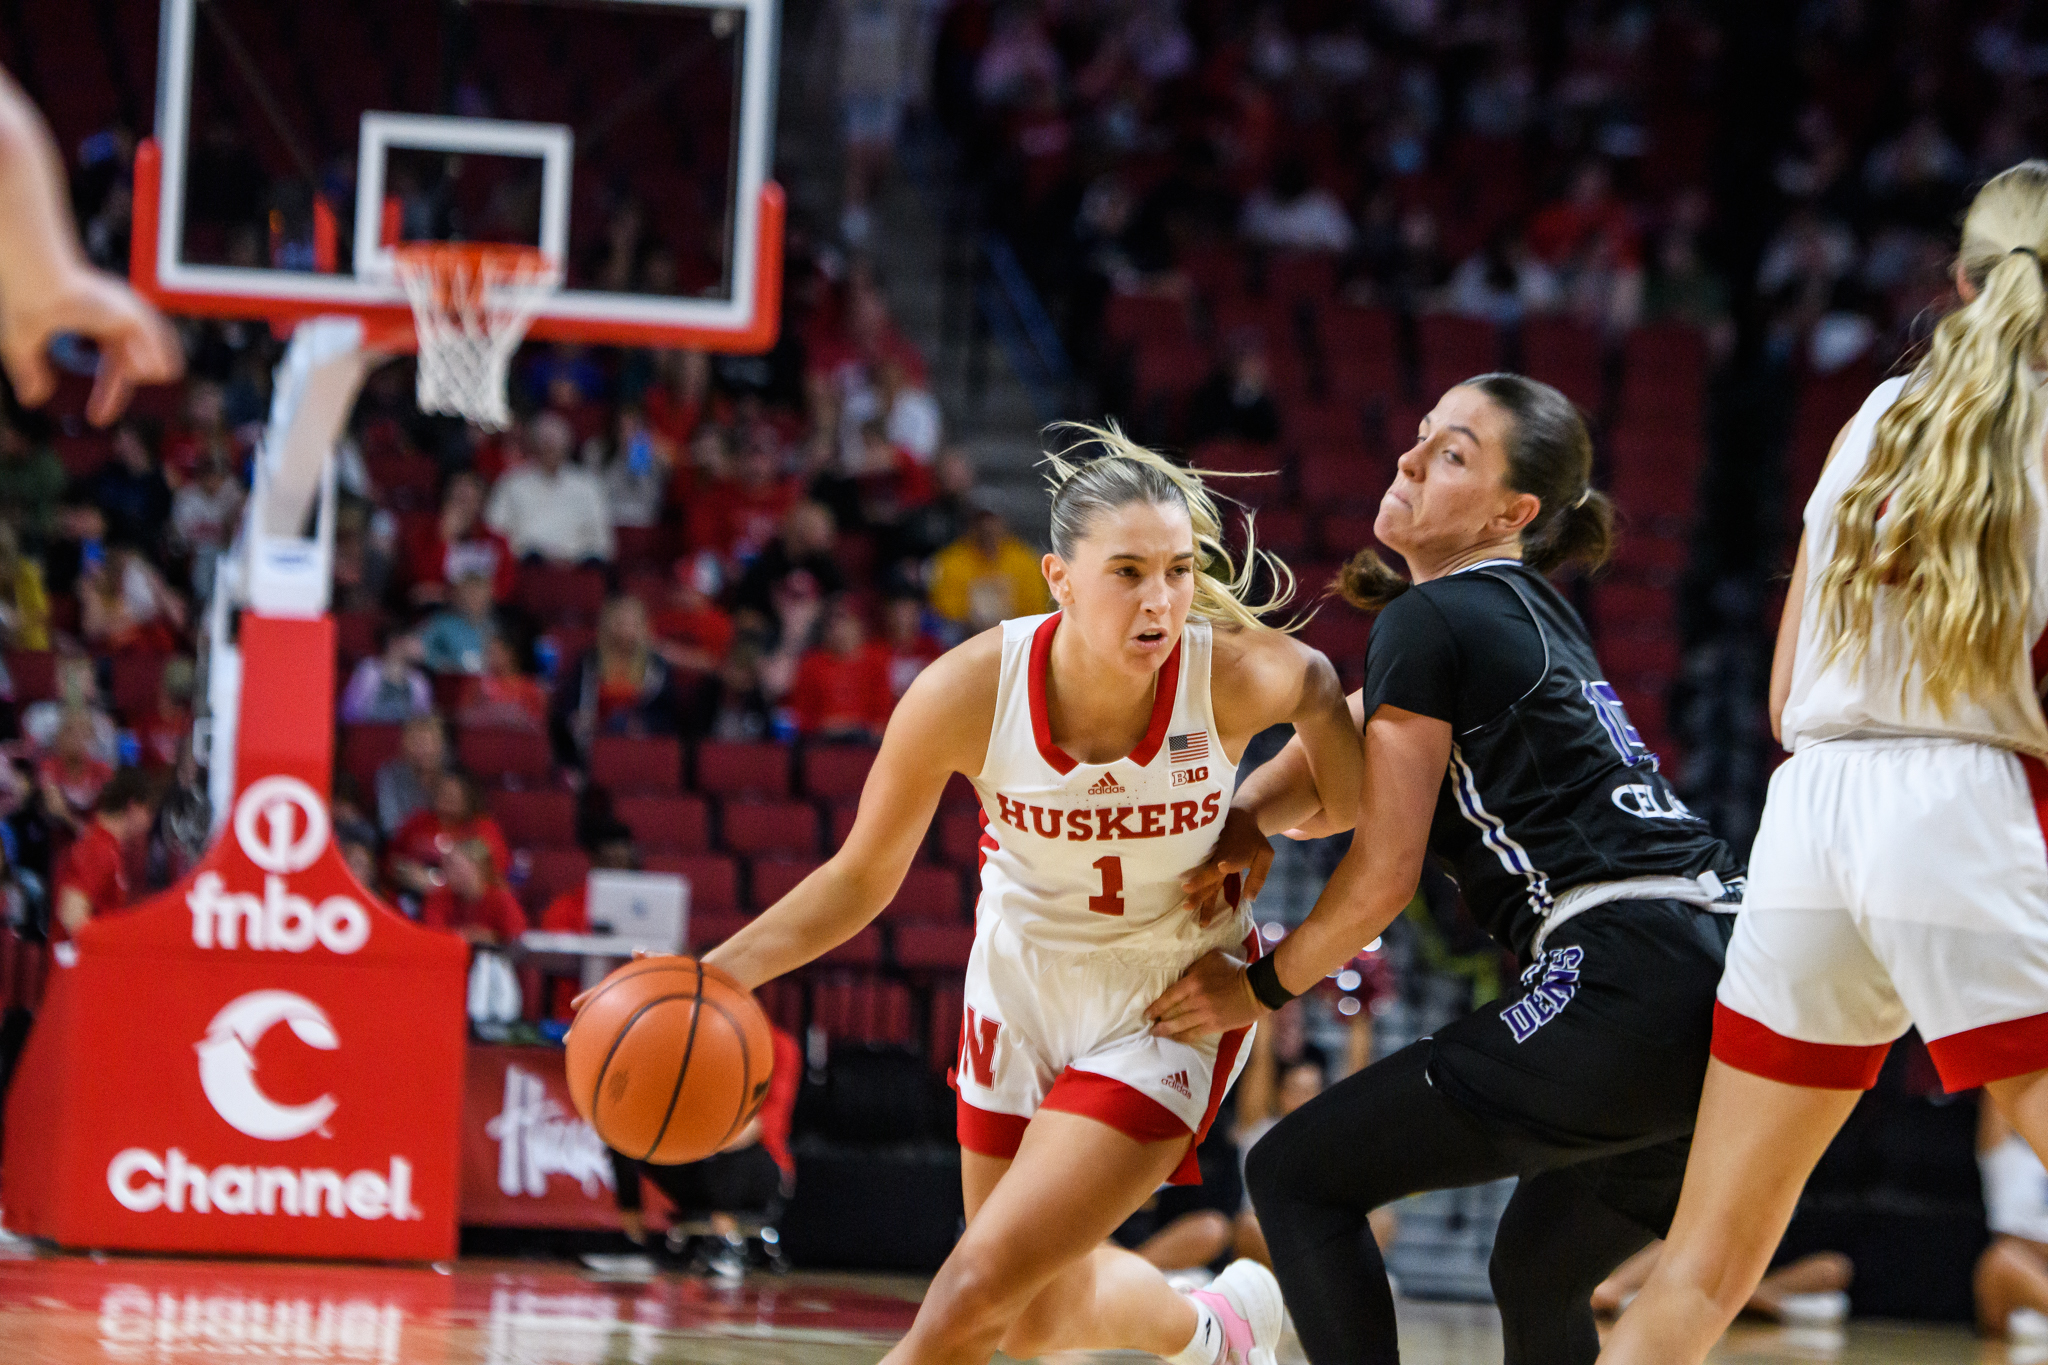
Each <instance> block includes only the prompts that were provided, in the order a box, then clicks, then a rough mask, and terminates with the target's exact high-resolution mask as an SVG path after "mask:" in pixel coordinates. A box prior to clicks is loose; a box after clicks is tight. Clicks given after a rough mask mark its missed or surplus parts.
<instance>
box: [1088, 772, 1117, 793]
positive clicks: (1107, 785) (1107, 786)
mask: <svg viewBox="0 0 2048 1365" xmlns="http://www.w3.org/2000/svg"><path fill="white" fill-rule="evenodd" d="M1088 794H1089V795H1090V796H1122V795H1123V794H1124V784H1123V783H1121V782H1119V781H1117V780H1116V774H1115V773H1104V774H1103V775H1102V776H1101V777H1100V778H1099V779H1097V780H1096V783H1095V785H1094V786H1092V787H1090V788H1089V789H1088Z"/></svg>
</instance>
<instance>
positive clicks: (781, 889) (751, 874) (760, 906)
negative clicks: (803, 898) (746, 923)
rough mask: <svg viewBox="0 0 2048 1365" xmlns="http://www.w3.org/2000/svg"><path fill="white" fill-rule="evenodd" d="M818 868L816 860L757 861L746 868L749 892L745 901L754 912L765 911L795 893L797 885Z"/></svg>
mask: <svg viewBox="0 0 2048 1365" xmlns="http://www.w3.org/2000/svg"><path fill="white" fill-rule="evenodd" d="M818 866H819V864H818V861H817V860H816V859H815V858H756V859H754V860H753V862H752V863H750V864H749V865H748V867H747V880H748V883H749V887H750V892H751V894H750V895H749V896H748V897H747V899H748V901H749V903H751V904H752V905H753V907H754V909H755V911H756V912H759V911H762V910H766V909H767V908H768V907H769V906H771V905H773V904H775V902H777V901H779V900H781V899H782V898H783V897H784V896H787V895H788V894H789V893H790V892H792V891H794V890H796V884H797V883H798V882H800V881H802V880H803V879H804V878H806V877H808V876H810V875H811V874H812V873H813V872H815V871H817V870H818Z"/></svg>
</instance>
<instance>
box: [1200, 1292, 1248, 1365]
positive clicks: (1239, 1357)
mask: <svg viewBox="0 0 2048 1365" xmlns="http://www.w3.org/2000/svg"><path fill="white" fill-rule="evenodd" d="M1188 1297H1189V1298H1191V1299H1200V1300H1201V1301H1202V1302H1203V1303H1205V1304H1207V1305H1208V1306H1209V1311H1210V1312H1212V1313H1214V1314H1215V1315H1216V1321H1218V1322H1220V1323H1222V1324H1223V1354H1221V1355H1220V1356H1218V1357H1217V1358H1216V1361H1217V1365H1238V1362H1242V1361H1246V1360H1250V1359H1251V1354H1252V1325H1251V1324H1250V1323H1249V1322H1246V1321H1245V1320H1244V1319H1243V1318H1241V1317H1239V1316H1238V1315H1237V1310H1236V1309H1235V1308H1232V1307H1231V1306H1230V1300H1229V1299H1226V1298H1224V1297H1223V1296H1222V1295H1221V1294H1212V1293H1210V1292H1209V1291H1208V1290H1206V1289H1197V1290H1196V1291H1195V1292H1194V1293H1192V1294H1190V1295H1188Z"/></svg>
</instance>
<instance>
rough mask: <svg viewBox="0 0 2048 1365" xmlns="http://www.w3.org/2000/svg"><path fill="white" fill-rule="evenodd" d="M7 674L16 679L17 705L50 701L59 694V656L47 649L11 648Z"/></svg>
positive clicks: (15, 694)
mask: <svg viewBox="0 0 2048 1365" xmlns="http://www.w3.org/2000/svg"><path fill="white" fill-rule="evenodd" d="M7 676H8V677H9V678H11V679H13V680H14V701H15V704H16V705H17V706H25V705H27V704H28V703H29V702H32V701H48V700H49V699H50V698H52V697H55V696H56V695H57V656H56V655H55V654H52V653H51V652H50V651H49V650H47V649H10V650H8V651H7Z"/></svg>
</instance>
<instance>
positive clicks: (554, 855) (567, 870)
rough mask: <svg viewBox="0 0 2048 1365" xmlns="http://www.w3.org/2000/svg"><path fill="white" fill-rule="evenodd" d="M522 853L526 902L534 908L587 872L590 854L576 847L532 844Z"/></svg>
mask: <svg viewBox="0 0 2048 1365" xmlns="http://www.w3.org/2000/svg"><path fill="white" fill-rule="evenodd" d="M526 857H527V864H526V903H527V905H529V906H530V907H532V908H533V909H535V910H539V909H542V908H544V907H545V906H546V905H547V903H548V902H549V901H551V900H553V899H554V898H555V897H556V896H559V895H561V894H562V893H563V892H564V891H574V890H575V889H576V888H578V887H580V886H582V885H583V883H584V882H585V880H587V879H588V878H589V876H590V858H589V856H588V855H586V854H585V853H584V852H583V850H582V849H580V848H536V849H533V850H531V851H530V852H529V853H528V854H527V855H526Z"/></svg>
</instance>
